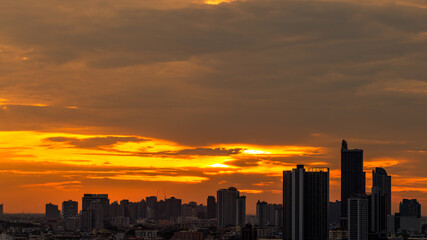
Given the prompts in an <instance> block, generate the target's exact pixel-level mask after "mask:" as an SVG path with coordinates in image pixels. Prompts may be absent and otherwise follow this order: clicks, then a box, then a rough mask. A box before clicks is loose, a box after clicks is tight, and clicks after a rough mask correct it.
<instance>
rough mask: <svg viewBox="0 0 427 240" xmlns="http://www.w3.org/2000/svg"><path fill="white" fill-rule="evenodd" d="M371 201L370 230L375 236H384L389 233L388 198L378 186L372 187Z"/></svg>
mask: <svg viewBox="0 0 427 240" xmlns="http://www.w3.org/2000/svg"><path fill="white" fill-rule="evenodd" d="M368 200H369V201H370V205H369V212H370V221H369V224H370V228H369V229H370V230H371V232H372V233H375V234H384V235H385V233H386V231H387V196H386V195H385V194H384V193H383V191H382V190H381V188H379V187H378V186H373V187H372V194H371V196H369V197H368Z"/></svg>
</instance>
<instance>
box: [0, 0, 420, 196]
mask: <svg viewBox="0 0 427 240" xmlns="http://www.w3.org/2000/svg"><path fill="white" fill-rule="evenodd" d="M125 2H126V4H123V3H118V2H117V1H62V2H58V1H50V0H45V1H37V2H35V1H26V0H22V1H19V0H18V1H1V2H0V94H1V98H7V99H12V100H13V99H29V100H30V101H31V102H32V103H46V104H48V105H49V106H47V107H37V106H25V105H19V106H18V105H14V106H5V108H1V109H0V121H1V122H2V125H1V129H2V130H23V129H26V130H46V131H52V129H59V128H65V127H94V128H95V127H96V129H101V130H102V131H105V132H107V133H108V132H114V133H117V132H119V133H120V134H129V135H140V136H147V137H153V138H160V139H167V140H171V141H175V142H178V143H180V144H185V145H187V146H194V148H197V146H210V145H214V144H217V143H251V144H259V145H262V144H266V145H268V144H270V145H304V146H323V147H327V148H328V151H327V152H326V153H325V155H324V156H323V155H322V156H320V155H319V156H317V157H319V158H320V161H318V160H317V159H311V158H310V157H308V156H307V157H303V158H292V159H284V158H283V159H270V160H269V159H266V160H263V161H271V163H273V164H276V165H281V166H284V167H288V166H290V165H288V164H294V163H295V164H296V163H299V162H300V161H304V162H307V163H315V162H325V163H329V164H330V166H331V168H333V169H337V168H339V143H340V141H341V139H342V138H348V140H349V144H351V146H354V147H357V148H362V149H365V153H366V154H365V157H366V159H367V160H368V161H367V162H369V161H371V160H372V161H373V162H377V163H384V164H388V162H387V160H384V158H391V159H397V160H398V162H400V164H398V165H393V166H390V165H388V167H387V171H388V172H389V173H391V174H396V175H402V176H403V175H408V176H414V177H416V176H418V177H420V176H424V175H425V169H426V163H425V158H426V153H425V150H426V149H427V142H426V132H427V129H426V124H425V123H426V122H427V111H425V109H426V106H427V71H426V70H425V66H427V8H425V6H423V5H425V3H424V2H423V1H412V0H404V1H401V2H399V3H396V2H393V1H375V2H369V1H368V2H367V1H363V3H361V2H360V1H345V2H344V1H341V2H338V1H326V2H324V1H284V0H263V1H261V0H248V1H242V2H239V1H237V2H233V3H230V4H221V5H218V6H202V5H194V4H193V5H192V4H189V5H188V6H180V7H173V8H168V7H161V8H159V7H156V8H148V7H147V6H142V7H141V6H139V5H138V3H137V2H140V1H135V2H133V3H132V4H130V1H125ZM162 2H164V1H162ZM191 2H192V1H191ZM151 3H152V4H154V1H151ZM418 5H419V6H420V7H418ZM91 9H96V11H94V10H91ZM67 106H77V107H78V109H67V108H66V107H67ZM101 130H100V131H101ZM89 145H90V144H89ZM185 151H187V153H191V154H197V152H198V153H199V154H200V155H210V154H219V156H224V155H227V154H230V155H234V153H233V152H231V153H230V152H227V151H222V150H215V149H198V150H195V149H192V148H189V150H185ZM185 151H184V154H187V153H185ZM423 151H424V152H423ZM141 154H144V153H141ZM164 154H169V155H173V154H177V153H176V152H165V153H164ZM221 154H223V155H221ZM379 158H381V159H382V160H381V161H380V160H378V159H379ZM372 161H371V162H372ZM230 164H233V162H231V163H230ZM234 164H235V165H239V166H241V165H248V164H249V165H250V164H256V163H254V162H250V161H249V162H248V161H245V160H240V159H238V160H237V161H235V162H234ZM222 177H223V176H222V175H221V176H218V179H216V180H218V181H217V182H219V181H220V180H219V179H222ZM259 178H260V179H257V181H256V182H269V180H270V179H269V180H265V179H261V178H262V177H259ZM276 180H277V179H276ZM225 181H237V182H240V184H245V183H243V182H242V181H243V180H242V179H241V180H239V178H237V177H236V178H232V177H230V179H227V180H225ZM271 181H275V180H271ZM217 182H216V183H217ZM254 182H255V181H254ZM210 186H213V183H212V185H210ZM215 186H217V185H215ZM245 187H247V188H248V189H250V188H249V187H250V186H246V185H245ZM212 188H213V187H212ZM410 190H411V189H409V190H408V191H410ZM401 191H405V189H403V188H402V189H401ZM418 194H420V195H418V196H421V193H418ZM423 196H424V198H425V195H423Z"/></svg>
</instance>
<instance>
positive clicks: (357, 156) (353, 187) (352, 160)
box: [341, 140, 365, 226]
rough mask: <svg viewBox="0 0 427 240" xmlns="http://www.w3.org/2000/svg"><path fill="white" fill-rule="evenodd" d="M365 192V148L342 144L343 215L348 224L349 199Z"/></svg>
mask: <svg viewBox="0 0 427 240" xmlns="http://www.w3.org/2000/svg"><path fill="white" fill-rule="evenodd" d="M358 194H365V172H363V150H361V149H348V146H347V142H346V141H345V140H343V141H342V145H341V217H342V220H343V225H344V226H346V225H347V224H346V219H347V213H348V211H347V204H348V199H349V198H352V197H355V196H356V195H358Z"/></svg>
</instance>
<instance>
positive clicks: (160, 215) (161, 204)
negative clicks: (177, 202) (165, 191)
mask: <svg viewBox="0 0 427 240" xmlns="http://www.w3.org/2000/svg"><path fill="white" fill-rule="evenodd" d="M167 214H168V213H167V207H166V201H164V200H160V201H158V202H157V205H156V211H155V218H156V219H168V216H167Z"/></svg>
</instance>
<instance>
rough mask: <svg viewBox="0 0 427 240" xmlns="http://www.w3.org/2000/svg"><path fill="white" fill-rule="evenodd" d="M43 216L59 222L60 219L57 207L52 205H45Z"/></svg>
mask: <svg viewBox="0 0 427 240" xmlns="http://www.w3.org/2000/svg"><path fill="white" fill-rule="evenodd" d="M45 216H46V218H47V219H49V220H59V219H60V218H61V213H60V211H59V209H58V205H55V204H52V203H48V204H46V211H45Z"/></svg>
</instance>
